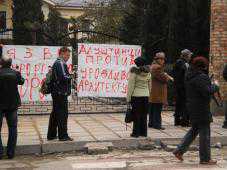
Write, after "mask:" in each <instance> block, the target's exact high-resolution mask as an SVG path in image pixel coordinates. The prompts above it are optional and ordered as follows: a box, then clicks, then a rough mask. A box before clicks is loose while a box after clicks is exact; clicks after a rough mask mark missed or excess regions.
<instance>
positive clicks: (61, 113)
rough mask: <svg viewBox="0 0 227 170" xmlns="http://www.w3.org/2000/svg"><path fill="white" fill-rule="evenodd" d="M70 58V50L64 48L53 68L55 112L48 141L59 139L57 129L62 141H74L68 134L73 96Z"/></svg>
mask: <svg viewBox="0 0 227 170" xmlns="http://www.w3.org/2000/svg"><path fill="white" fill-rule="evenodd" d="M69 58H70V49H69V48H67V47H62V48H61V49H60V51H59V57H58V58H57V60H56V61H55V62H54V65H53V66H52V80H51V81H52V82H51V96H52V99H53V110H52V112H51V115H50V119H49V127H48V133H47V139H48V140H54V139H56V138H57V129H58V139H59V140H60V141H72V140H73V139H72V138H70V137H69V135H68V133H67V122H68V96H69V95H70V94H71V76H70V74H69V71H68V68H67V65H66V62H67V61H68V60H69Z"/></svg>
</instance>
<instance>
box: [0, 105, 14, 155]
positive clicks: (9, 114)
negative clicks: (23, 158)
mask: <svg viewBox="0 0 227 170" xmlns="http://www.w3.org/2000/svg"><path fill="white" fill-rule="evenodd" d="M4 116H5V117H6V122H7V125H8V131H9V134H8V142H7V155H8V156H14V154H15V149H16V144H17V122H18V120H17V109H16V110H0V157H2V155H3V146H2V138H1V129H2V121H3V117H4Z"/></svg>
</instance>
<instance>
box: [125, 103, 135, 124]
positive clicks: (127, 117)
mask: <svg viewBox="0 0 227 170" xmlns="http://www.w3.org/2000/svg"><path fill="white" fill-rule="evenodd" d="M132 121H133V114H132V107H131V105H130V104H128V105H127V110H126V113H125V123H131V122H132Z"/></svg>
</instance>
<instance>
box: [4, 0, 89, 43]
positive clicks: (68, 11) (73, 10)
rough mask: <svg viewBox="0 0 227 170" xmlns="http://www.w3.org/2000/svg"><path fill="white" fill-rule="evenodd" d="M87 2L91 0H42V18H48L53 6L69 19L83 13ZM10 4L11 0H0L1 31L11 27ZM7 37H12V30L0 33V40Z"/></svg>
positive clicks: (11, 3)
mask: <svg viewBox="0 0 227 170" xmlns="http://www.w3.org/2000/svg"><path fill="white" fill-rule="evenodd" d="M85 2H86V3H85ZM89 2H91V0H87V1H84V0H67V1H64V0H42V11H43V14H44V19H45V20H46V19H47V18H48V14H49V12H50V9H51V8H55V9H56V10H57V11H58V12H60V13H61V16H62V17H63V18H65V19H70V18H71V17H73V18H77V17H79V16H81V15H83V13H84V7H85V6H86V5H87V3H89ZM12 5H13V1H12V0H0V31H2V32H3V31H4V30H5V29H13V24H12V14H13V12H12ZM7 39H8V40H10V39H12V32H6V33H0V40H7ZM3 42H4V41H3Z"/></svg>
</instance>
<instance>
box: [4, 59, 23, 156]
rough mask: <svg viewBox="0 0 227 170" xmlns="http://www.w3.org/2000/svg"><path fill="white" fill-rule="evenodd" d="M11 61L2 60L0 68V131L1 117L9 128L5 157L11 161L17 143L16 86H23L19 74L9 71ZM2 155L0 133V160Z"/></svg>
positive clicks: (18, 98) (18, 100) (17, 96)
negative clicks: (4, 118)
mask: <svg viewBox="0 0 227 170" xmlns="http://www.w3.org/2000/svg"><path fill="white" fill-rule="evenodd" d="M11 64H12V59H11V58H4V57H3V58H2V59H1V64H0V65H1V68H0V130H1V127H2V121H3V117H4V116H5V117H6V120H7V125H8V128H9V136H8V143H7V155H8V158H9V159H12V158H13V157H14V154H15V148H16V143H17V109H18V107H19V106H20V105H21V100H20V95H19V92H18V88H17V86H18V85H23V84H24V79H23V78H22V77H21V74H20V72H18V71H15V70H13V69H11V68H10V67H11ZM2 155H3V146H2V140H1V133H0V159H1V158H2Z"/></svg>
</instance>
